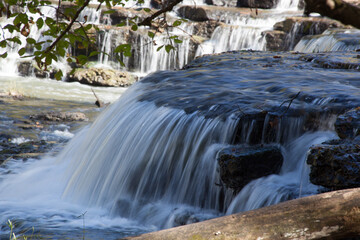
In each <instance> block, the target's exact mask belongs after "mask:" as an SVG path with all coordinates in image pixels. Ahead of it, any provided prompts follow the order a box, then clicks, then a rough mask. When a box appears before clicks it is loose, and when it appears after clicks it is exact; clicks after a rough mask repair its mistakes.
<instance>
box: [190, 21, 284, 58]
mask: <svg viewBox="0 0 360 240" xmlns="http://www.w3.org/2000/svg"><path fill="white" fill-rule="evenodd" d="M278 21H279V19H278V18H273V17H271V18H251V17H240V18H239V17H238V18H237V19H235V20H229V21H228V22H227V24H228V25H227V26H225V27H224V26H218V27H217V28H216V29H215V31H214V33H213V34H212V36H211V38H210V40H208V41H205V42H204V43H202V44H201V45H200V46H199V47H198V49H197V52H196V56H201V55H204V54H212V53H220V52H226V51H232V50H246V49H252V50H265V46H266V40H265V38H264V36H263V35H262V34H261V33H262V32H263V31H266V30H270V29H272V27H273V25H274V24H275V23H276V22H278Z"/></svg>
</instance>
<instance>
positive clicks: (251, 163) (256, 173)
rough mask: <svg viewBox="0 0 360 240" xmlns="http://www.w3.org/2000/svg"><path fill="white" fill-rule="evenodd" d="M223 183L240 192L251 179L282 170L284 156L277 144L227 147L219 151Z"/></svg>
mask: <svg viewBox="0 0 360 240" xmlns="http://www.w3.org/2000/svg"><path fill="white" fill-rule="evenodd" d="M218 163H219V166H220V178H221V181H222V183H223V184H224V185H225V186H226V187H228V188H231V189H233V190H234V191H235V192H239V191H240V190H241V189H242V188H243V187H244V186H245V185H246V184H248V183H249V182H250V181H252V180H255V179H257V178H260V177H264V176H268V175H270V174H277V173H279V172H280V169H281V166H282V164H283V156H282V153H281V150H280V148H278V147H276V146H266V147H264V146H253V147H233V148H226V149H224V150H222V151H221V152H220V153H219V157H218Z"/></svg>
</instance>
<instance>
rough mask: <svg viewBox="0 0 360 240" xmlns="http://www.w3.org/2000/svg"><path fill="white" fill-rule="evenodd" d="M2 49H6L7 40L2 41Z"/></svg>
mask: <svg viewBox="0 0 360 240" xmlns="http://www.w3.org/2000/svg"><path fill="white" fill-rule="evenodd" d="M0 47H2V48H6V40H2V41H1V42H0Z"/></svg>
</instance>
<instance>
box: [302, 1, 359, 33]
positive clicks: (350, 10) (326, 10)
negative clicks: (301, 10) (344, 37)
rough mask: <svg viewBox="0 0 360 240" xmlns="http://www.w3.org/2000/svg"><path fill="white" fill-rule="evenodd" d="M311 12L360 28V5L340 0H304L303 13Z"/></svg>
mask: <svg viewBox="0 0 360 240" xmlns="http://www.w3.org/2000/svg"><path fill="white" fill-rule="evenodd" d="M312 12H316V13H320V14H321V15H322V16H326V17H329V18H333V19H336V20H338V21H340V22H342V23H344V24H349V25H352V26H354V27H356V28H360V7H358V6H356V5H353V4H351V3H347V2H345V1H342V0H305V14H310V13H312Z"/></svg>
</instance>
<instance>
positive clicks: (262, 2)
mask: <svg viewBox="0 0 360 240" xmlns="http://www.w3.org/2000/svg"><path fill="white" fill-rule="evenodd" d="M278 2H279V0H255V1H254V0H238V2H237V6H238V7H249V8H264V9H269V8H274V7H276V5H277V4H278Z"/></svg>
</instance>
